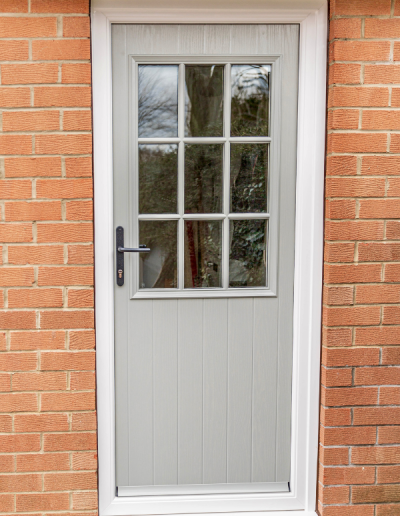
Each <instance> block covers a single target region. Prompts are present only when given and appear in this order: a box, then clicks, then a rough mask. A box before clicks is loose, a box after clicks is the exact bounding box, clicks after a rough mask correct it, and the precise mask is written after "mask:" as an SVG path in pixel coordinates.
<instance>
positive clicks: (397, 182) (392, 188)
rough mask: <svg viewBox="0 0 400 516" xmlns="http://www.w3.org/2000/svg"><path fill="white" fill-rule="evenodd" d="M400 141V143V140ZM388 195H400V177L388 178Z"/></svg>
mask: <svg viewBox="0 0 400 516" xmlns="http://www.w3.org/2000/svg"><path fill="white" fill-rule="evenodd" d="M393 136H395V135H393ZM392 143H393V142H392ZM399 143H400V140H399ZM387 195H388V197H399V196H400V178H397V177H390V178H389V179H388V191H387Z"/></svg>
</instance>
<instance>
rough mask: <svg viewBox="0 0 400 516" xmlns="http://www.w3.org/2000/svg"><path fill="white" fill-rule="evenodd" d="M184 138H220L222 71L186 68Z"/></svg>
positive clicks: (198, 67) (206, 68)
mask: <svg viewBox="0 0 400 516" xmlns="http://www.w3.org/2000/svg"><path fill="white" fill-rule="evenodd" d="M185 81H186V100H185V118H186V124H185V136H222V132H223V110H224V107H223V101H224V67H223V66H220V65H211V66H209V65H207V66H205V65H202V66H200V65H186V66H185Z"/></svg>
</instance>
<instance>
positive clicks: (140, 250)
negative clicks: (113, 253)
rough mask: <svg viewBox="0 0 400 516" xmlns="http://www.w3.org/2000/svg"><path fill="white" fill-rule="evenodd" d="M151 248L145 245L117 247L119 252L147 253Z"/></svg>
mask: <svg viewBox="0 0 400 516" xmlns="http://www.w3.org/2000/svg"><path fill="white" fill-rule="evenodd" d="M150 251H151V249H149V248H148V247H146V246H145V245H143V244H142V245H139V247H118V252H119V253H149V252H150Z"/></svg>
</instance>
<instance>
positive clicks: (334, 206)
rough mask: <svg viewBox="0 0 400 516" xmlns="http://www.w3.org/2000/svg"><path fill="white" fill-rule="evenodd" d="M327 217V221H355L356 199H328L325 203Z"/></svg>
mask: <svg viewBox="0 0 400 516" xmlns="http://www.w3.org/2000/svg"><path fill="white" fill-rule="evenodd" d="M325 217H326V218H327V219H355V218H356V201H355V199H327V200H326V202H325Z"/></svg>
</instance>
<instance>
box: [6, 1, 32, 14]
mask: <svg viewBox="0 0 400 516" xmlns="http://www.w3.org/2000/svg"><path fill="white" fill-rule="evenodd" d="M0 12H2V13H27V12H28V0H1V2H0Z"/></svg>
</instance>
